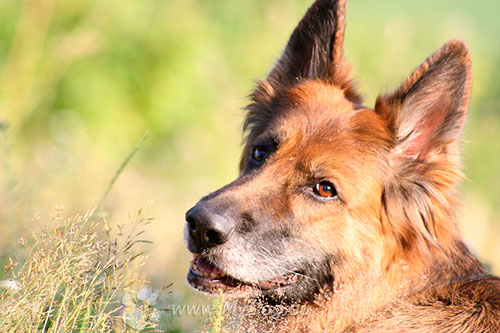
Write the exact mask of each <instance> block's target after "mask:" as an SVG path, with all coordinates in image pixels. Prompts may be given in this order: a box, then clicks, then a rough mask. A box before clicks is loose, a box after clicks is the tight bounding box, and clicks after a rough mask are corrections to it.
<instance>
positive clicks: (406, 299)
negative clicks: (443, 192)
mask: <svg viewBox="0 0 500 333" xmlns="http://www.w3.org/2000/svg"><path fill="white" fill-rule="evenodd" d="M456 242H457V244H456V245H457V248H458V249H460V251H462V252H461V253H460V254H459V253H450V254H448V255H447V256H438V257H435V258H421V259H422V260H421V262H414V263H409V262H405V261H403V260H401V261H400V262H399V263H398V264H394V265H392V267H390V268H388V269H387V270H386V271H381V270H380V269H376V268H374V269H373V270H371V271H368V272H365V273H363V274H359V272H358V274H357V275H355V276H353V277H352V278H350V279H348V280H345V281H343V282H342V283H337V284H334V286H333V288H332V291H326V292H325V294H321V295H317V297H316V298H315V300H314V301H313V302H310V303H308V304H307V305H306V306H307V307H309V311H305V313H306V315H305V316H304V315H301V314H300V313H299V315H296V316H289V317H287V318H285V320H284V321H285V323H284V324H285V325H284V326H281V328H279V327H280V326H278V325H276V324H274V325H276V327H278V328H279V329H278V330H281V329H282V328H283V327H287V329H284V330H289V329H292V331H311V332H316V331H321V330H325V329H327V331H328V332H344V331H349V332H353V331H356V330H357V327H366V325H368V323H370V324H369V325H372V324H373V325H375V323H377V322H379V321H383V320H386V319H387V316H388V313H391V312H392V311H397V309H398V308H399V307H401V306H412V304H411V297H412V296H413V295H416V294H422V293H427V292H429V291H431V290H433V289H436V288H439V287H441V286H447V285H452V284H455V283H457V282H463V281H468V280H472V279H475V278H478V277H483V276H485V275H486V273H485V271H484V269H483V268H482V265H481V264H480V262H479V261H478V260H477V259H476V258H475V257H474V256H473V255H472V254H471V253H470V252H469V250H468V249H467V248H466V246H465V245H464V243H463V242H462V241H461V240H456ZM389 316H390V315H389ZM280 325H281V324H280ZM386 328H387V327H386ZM274 329H276V328H274Z"/></svg>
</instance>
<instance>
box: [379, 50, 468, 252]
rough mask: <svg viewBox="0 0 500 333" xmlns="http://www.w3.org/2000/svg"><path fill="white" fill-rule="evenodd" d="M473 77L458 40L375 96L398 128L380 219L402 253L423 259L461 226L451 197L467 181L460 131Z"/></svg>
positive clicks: (444, 245)
mask: <svg viewBox="0 0 500 333" xmlns="http://www.w3.org/2000/svg"><path fill="white" fill-rule="evenodd" d="M471 80H472V73H471V61H470V58H469V53H468V51H467V48H466V46H465V44H464V43H463V42H461V41H458V40H454V41H450V42H448V43H446V44H445V45H444V46H443V47H442V48H441V49H439V50H438V51H437V52H436V53H434V54H433V55H432V56H430V57H429V58H428V59H427V60H426V61H425V62H424V63H423V64H422V65H420V66H419V67H418V68H417V69H416V70H415V71H414V72H413V73H412V74H411V75H410V76H409V77H408V78H407V79H406V81H405V82H404V83H403V84H402V85H401V86H400V87H399V88H398V89H396V91H394V92H392V93H389V94H386V95H383V96H380V97H379V98H378V99H377V103H376V105H375V111H376V112H377V113H378V114H380V115H381V116H382V117H383V118H385V120H386V121H387V123H388V126H389V129H390V130H391V131H392V134H393V147H392V149H391V152H390V155H389V163H390V164H391V170H393V172H392V173H390V174H388V175H387V179H386V181H385V182H386V183H385V184H384V189H383V194H382V202H383V211H382V215H381V217H382V222H383V226H384V228H385V229H386V230H387V231H388V232H389V233H392V234H393V236H394V237H392V238H391V239H393V240H395V243H394V244H396V245H397V248H400V249H401V248H403V249H406V250H405V251H400V254H401V255H403V256H407V257H408V255H410V254H415V257H416V258H418V257H421V256H422V255H423V254H424V253H426V251H428V250H429V249H439V248H445V249H449V248H452V247H453V246H454V245H453V244H452V242H453V241H454V239H455V238H454V236H453V233H454V230H455V228H454V227H452V226H450V224H449V223H450V222H449V221H453V219H452V218H451V217H452V215H453V214H454V210H453V209H452V207H453V206H454V205H453V204H452V203H453V201H454V196H455V190H456V185H457V182H458V181H459V180H460V179H461V172H460V164H459V143H460V133H461V130H462V127H463V125H464V122H465V118H466V113H467V106H468V103H469V97H470V92H471ZM426 244H427V245H426ZM439 244H441V245H439ZM450 244H451V245H450ZM441 246H442V247H441ZM411 247H413V248H414V249H415V250H416V252H415V251H410V250H409V249H410V248H411Z"/></svg>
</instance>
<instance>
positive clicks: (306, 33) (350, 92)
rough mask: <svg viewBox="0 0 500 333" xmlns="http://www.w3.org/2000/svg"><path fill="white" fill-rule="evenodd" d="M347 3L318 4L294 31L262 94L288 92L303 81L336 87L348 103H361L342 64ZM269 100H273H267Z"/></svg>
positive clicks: (341, 0) (327, 1)
mask: <svg viewBox="0 0 500 333" xmlns="http://www.w3.org/2000/svg"><path fill="white" fill-rule="evenodd" d="M345 12H346V0H317V1H316V2H314V3H313V5H312V6H311V7H310V8H309V9H308V10H307V13H306V14H305V15H304V17H303V18H302V20H301V21H300V22H299V24H298V25H297V27H296V28H295V30H294V31H293V33H292V35H291V37H290V39H289V41H288V43H287V45H286V47H285V50H284V51H283V54H282V56H281V58H280V59H279V60H278V62H277V64H276V65H275V67H274V68H273V69H272V70H271V72H270V73H269V75H268V77H267V79H266V81H265V82H262V83H261V85H264V86H265V87H264V88H265V89H264V91H263V92H265V93H267V94H268V95H272V94H273V92H274V91H275V90H279V89H281V88H288V87H291V86H294V85H296V84H297V83H300V82H302V81H305V80H321V81H324V82H326V83H329V84H333V85H336V86H337V87H339V88H341V89H342V90H343V91H344V94H345V96H346V98H347V99H349V100H351V101H352V102H356V103H360V102H361V98H360V96H359V95H358V94H357V93H356V92H355V90H354V87H353V86H352V83H351V69H350V67H349V66H348V65H347V63H346V62H345V60H344V52H343V51H344V45H343V44H344V31H345ZM269 97H272V96H269Z"/></svg>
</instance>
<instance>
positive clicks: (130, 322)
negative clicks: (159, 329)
mask: <svg viewBox="0 0 500 333" xmlns="http://www.w3.org/2000/svg"><path fill="white" fill-rule="evenodd" d="M143 317H144V312H143V311H142V310H141V309H139V308H138V307H136V306H134V307H133V308H132V309H131V310H130V311H126V312H124V313H123V315H122V320H123V322H124V323H125V324H126V325H127V326H129V327H132V328H133V329H135V330H142V329H144V328H145V327H146V325H147V323H146V321H145V320H144V318H143Z"/></svg>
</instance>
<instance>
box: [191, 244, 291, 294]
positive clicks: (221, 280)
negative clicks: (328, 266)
mask: <svg viewBox="0 0 500 333" xmlns="http://www.w3.org/2000/svg"><path fill="white" fill-rule="evenodd" d="M299 277H300V274H299V273H296V272H292V273H289V274H286V275H283V276H280V277H278V278H274V279H272V280H268V281H263V282H258V283H250V282H245V281H241V280H238V279H236V278H234V277H232V276H230V275H228V274H227V273H226V272H224V271H223V270H221V269H220V268H219V267H216V266H214V265H213V264H211V263H210V262H208V261H207V260H206V259H205V258H204V257H203V256H201V255H199V254H193V261H192V262H191V268H190V270H189V274H188V277H187V280H188V282H189V283H190V284H191V285H192V286H193V287H195V288H196V289H198V290H201V291H205V292H209V293H216V292H219V291H222V292H231V291H233V290H236V289H239V290H243V289H257V290H262V291H265V290H274V289H278V288H281V287H285V286H287V285H291V284H294V283H295V282H297V280H298V278H299Z"/></svg>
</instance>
